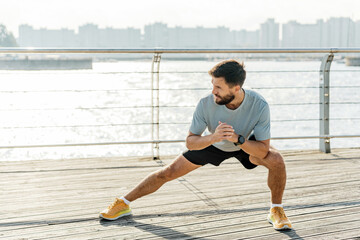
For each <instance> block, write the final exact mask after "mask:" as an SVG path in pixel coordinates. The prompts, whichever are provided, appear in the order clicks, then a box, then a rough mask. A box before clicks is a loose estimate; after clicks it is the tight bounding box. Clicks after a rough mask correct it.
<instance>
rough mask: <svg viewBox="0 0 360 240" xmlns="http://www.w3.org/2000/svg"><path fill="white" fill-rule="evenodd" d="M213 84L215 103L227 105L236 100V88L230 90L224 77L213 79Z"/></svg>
mask: <svg viewBox="0 0 360 240" xmlns="http://www.w3.org/2000/svg"><path fill="white" fill-rule="evenodd" d="M211 83H212V85H213V90H212V94H213V95H214V97H215V103H217V104H219V105H226V104H228V103H230V102H231V101H232V100H234V98H235V90H234V87H233V88H230V87H229V86H228V85H227V84H226V82H225V78H224V77H219V78H217V77H212V80H211Z"/></svg>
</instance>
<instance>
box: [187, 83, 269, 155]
mask: <svg viewBox="0 0 360 240" xmlns="http://www.w3.org/2000/svg"><path fill="white" fill-rule="evenodd" d="M244 91H245V98H244V100H243V102H242V103H241V105H240V106H239V107H238V108H237V109H235V110H231V109H228V108H227V107H226V106H225V105H219V104H217V103H215V101H214V96H213V94H210V95H208V96H207V97H204V98H202V99H201V100H200V102H199V103H198V105H197V107H196V110H195V112H194V115H193V120H192V123H191V126H190V132H192V133H194V134H196V135H201V134H202V133H203V132H204V131H205V129H206V127H207V128H208V131H209V132H210V133H214V132H215V129H216V128H217V126H218V125H219V121H221V122H223V123H227V124H229V125H231V126H232V127H233V128H234V130H235V133H237V134H239V135H243V136H244V137H248V136H249V135H250V133H251V132H253V133H254V135H255V138H256V140H260V141H262V140H267V139H270V108H269V105H268V103H267V102H266V100H265V99H264V98H263V97H262V96H261V95H260V94H258V93H256V92H254V91H252V90H247V89H244ZM208 134H209V133H207V134H206V133H205V135H208ZM213 146H215V147H217V148H219V149H220V150H223V151H225V152H233V151H238V150H239V147H237V146H235V145H234V143H232V142H230V141H228V140H223V141H221V142H217V143H215V144H213Z"/></svg>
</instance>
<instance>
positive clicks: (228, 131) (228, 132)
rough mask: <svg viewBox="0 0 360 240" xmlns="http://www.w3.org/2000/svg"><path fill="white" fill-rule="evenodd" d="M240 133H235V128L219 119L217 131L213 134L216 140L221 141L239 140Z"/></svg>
mask: <svg viewBox="0 0 360 240" xmlns="http://www.w3.org/2000/svg"><path fill="white" fill-rule="evenodd" d="M238 137H239V135H238V134H236V133H235V130H234V128H233V127H232V126H231V125H229V124H227V123H223V122H220V121H219V125H218V126H217V127H216V129H215V132H214V133H213V134H212V138H213V141H214V142H221V141H223V140H228V141H230V142H234V143H235V142H237V141H238Z"/></svg>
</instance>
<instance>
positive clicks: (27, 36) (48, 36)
mask: <svg viewBox="0 0 360 240" xmlns="http://www.w3.org/2000/svg"><path fill="white" fill-rule="evenodd" d="M18 40H19V46H21V47H74V46H78V41H77V36H76V34H75V31H73V30H69V29H60V30H49V29H46V28H41V29H38V30H37V29H33V27H31V26H29V25H20V26H19V39H18Z"/></svg>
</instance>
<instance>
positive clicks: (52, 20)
mask: <svg viewBox="0 0 360 240" xmlns="http://www.w3.org/2000/svg"><path fill="white" fill-rule="evenodd" d="M0 6H1V7H0V24H4V25H5V26H6V27H7V28H8V30H10V31H11V32H12V33H13V34H14V35H15V37H17V36H18V26H19V25H21V24H29V25H31V26H33V27H34V28H35V29H38V28H48V29H60V28H68V29H73V30H75V31H77V29H78V27H79V26H81V25H83V24H86V23H93V24H97V25H98V26H99V27H101V28H105V27H113V28H127V27H134V28H140V29H143V27H144V26H145V25H147V24H151V23H154V22H163V23H166V24H168V26H169V27H174V26H183V27H196V26H203V27H218V26H225V27H228V28H230V29H231V30H240V29H246V30H256V29H258V28H259V27H260V24H261V23H263V22H265V21H266V20H267V19H268V18H274V19H275V21H276V22H278V23H281V24H282V23H286V22H288V21H291V20H296V21H298V22H300V23H315V22H316V20H317V19H323V20H327V19H329V18H330V17H350V18H352V19H353V20H355V21H359V20H360V0H341V1H339V0H126V1H124V0H96V1H95V0H61V1H60V0H0Z"/></svg>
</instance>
